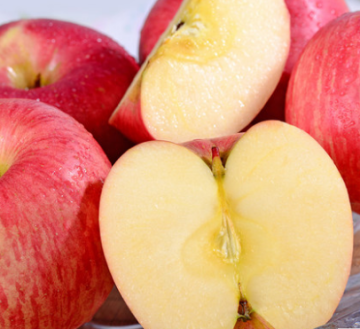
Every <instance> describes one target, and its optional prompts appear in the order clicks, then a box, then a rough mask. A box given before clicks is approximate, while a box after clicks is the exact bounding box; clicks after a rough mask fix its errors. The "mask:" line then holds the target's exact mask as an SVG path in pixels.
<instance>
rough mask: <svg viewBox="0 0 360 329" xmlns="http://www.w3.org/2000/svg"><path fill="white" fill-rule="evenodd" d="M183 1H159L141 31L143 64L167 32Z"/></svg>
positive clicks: (140, 45) (140, 55) (140, 49)
mask: <svg viewBox="0 0 360 329" xmlns="http://www.w3.org/2000/svg"><path fill="white" fill-rule="evenodd" d="M181 3H182V0H157V1H156V2H155V4H154V6H153V7H152V9H151V11H150V13H149V15H148V16H147V18H146V21H145V23H144V25H143V27H142V29H141V35H140V44H139V61H140V63H143V62H144V61H145V60H146V57H147V56H148V55H149V54H150V53H151V51H152V50H153V48H154V47H155V45H156V43H157V42H158V40H159V38H160V36H161V35H162V34H163V33H164V32H165V30H166V29H167V27H168V26H169V24H170V22H171V20H172V19H173V18H174V16H175V14H176V12H177V11H178V9H179V8H180V5H181Z"/></svg>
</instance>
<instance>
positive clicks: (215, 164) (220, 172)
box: [211, 146, 225, 179]
mask: <svg viewBox="0 0 360 329" xmlns="http://www.w3.org/2000/svg"><path fill="white" fill-rule="evenodd" d="M211 153H212V172H213V174H214V177H215V178H216V179H218V178H222V177H223V176H224V174H225V169H224V166H223V164H222V161H221V157H220V151H219V148H218V147H217V146H213V147H212V148H211Z"/></svg>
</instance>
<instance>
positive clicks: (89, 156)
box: [0, 99, 113, 329]
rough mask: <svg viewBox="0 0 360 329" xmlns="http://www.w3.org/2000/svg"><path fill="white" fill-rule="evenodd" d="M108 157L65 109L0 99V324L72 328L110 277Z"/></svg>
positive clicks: (96, 302) (100, 298)
mask: <svg viewBox="0 0 360 329" xmlns="http://www.w3.org/2000/svg"><path fill="white" fill-rule="evenodd" d="M110 167H111V165H110V162H109V160H108V159H107V157H106V155H105V153H104V152H103V150H102V149H101V147H100V146H99V144H98V143H97V142H96V141H95V140H94V138H93V137H92V136H91V134H90V133H89V132H88V131H86V130H85V128H84V127H83V126H82V125H81V124H80V123H78V122H77V121H76V120H75V119H73V118H72V117H70V116H69V115H67V114H65V113H63V112H61V111H60V110H58V109H57V108H54V107H52V106H49V105H47V104H44V103H41V102H36V101H33V100H20V99H1V100H0V327H1V328H14V329H15V328H16V329H22V328H26V329H39V328H41V329H50V328H51V329H54V328H61V329H75V328H78V327H79V326H80V325H82V324H83V323H84V322H86V321H89V320H90V319H91V318H92V316H93V315H94V313H95V312H96V311H97V309H98V308H99V307H100V305H101V304H102V303H103V302H104V301H105V299H106V297H107V296H108V294H109V293H110V291H111V289H112V287H113V281H112V278H111V275H110V273H109V270H108V268H107V265H106V261H105V258H104V254H103V249H102V246H101V241H100V234H99V222H98V214H99V201H100V194H101V190H102V186H103V182H104V180H105V178H106V176H107V174H108V172H109V170H110Z"/></svg>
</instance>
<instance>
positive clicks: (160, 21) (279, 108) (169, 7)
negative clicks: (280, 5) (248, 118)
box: [139, 0, 349, 130]
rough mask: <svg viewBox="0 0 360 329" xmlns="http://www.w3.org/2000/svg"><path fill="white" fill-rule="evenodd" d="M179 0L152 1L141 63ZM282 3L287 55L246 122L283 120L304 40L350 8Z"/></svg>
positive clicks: (335, 1) (340, 3)
mask: <svg viewBox="0 0 360 329" xmlns="http://www.w3.org/2000/svg"><path fill="white" fill-rule="evenodd" d="M181 3H182V0H158V1H157V2H156V3H155V5H154V7H153V8H152V10H151V11H150V13H149V15H148V17H147V19H146V21H145V23H144V25H143V28H142V31H141V39H140V46H139V58H140V63H142V62H144V61H145V59H146V57H147V56H148V55H149V54H150V52H151V50H152V49H153V47H154V46H155V44H156V42H157V41H158V39H159V37H160V36H161V34H162V33H163V32H164V31H165V30H166V28H167V27H168V25H169V23H170V22H171V20H172V18H173V17H174V16H175V14H176V12H177V10H178V9H179V7H180V5H181ZM285 3H286V6H287V8H288V10H289V13H290V17H291V20H290V21H291V30H290V32H291V44H290V51H289V57H288V59H287V62H286V65H285V68H284V71H283V74H282V77H281V79H280V81H279V83H278V86H277V88H276V89H275V91H274V93H273V95H272V96H271V97H270V99H269V100H268V102H267V103H266V105H265V107H264V108H263V109H262V110H261V112H260V113H259V114H258V115H257V116H256V117H255V119H254V120H253V121H252V122H251V123H250V125H249V126H251V125H254V124H256V123H257V122H260V121H264V120H270V119H274V120H281V121H285V98H286V89H287V86H288V82H289V79H290V74H291V71H292V69H293V67H294V65H295V63H296V61H297V59H298V58H299V56H300V54H301V52H302V50H303V49H304V47H305V45H306V43H307V42H308V41H309V40H310V39H311V38H312V36H313V35H314V34H315V33H316V32H317V31H318V30H319V29H320V28H321V27H322V26H324V25H326V24H327V23H328V22H329V21H331V20H333V19H335V18H336V17H338V16H340V15H342V14H343V13H346V12H348V11H349V8H348V6H347V4H346V1H345V0H285ZM249 126H248V127H249ZM244 130H247V128H245V129H244Z"/></svg>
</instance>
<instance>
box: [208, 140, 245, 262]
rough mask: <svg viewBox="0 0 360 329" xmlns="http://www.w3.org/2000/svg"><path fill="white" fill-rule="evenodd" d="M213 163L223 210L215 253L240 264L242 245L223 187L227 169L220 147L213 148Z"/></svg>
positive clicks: (228, 260)
mask: <svg viewBox="0 0 360 329" xmlns="http://www.w3.org/2000/svg"><path fill="white" fill-rule="evenodd" d="M212 155H213V162H212V172H213V174H214V177H215V180H216V183H217V185H218V194H219V200H220V208H221V223H222V224H221V229H220V232H219V234H218V235H217V237H216V241H215V248H214V251H215V252H216V253H217V254H218V255H219V256H220V257H221V258H222V259H223V260H224V261H225V262H229V263H232V264H237V263H239V258H240V253H241V245H240V240H239V237H238V236H237V234H236V232H235V228H234V225H233V223H232V220H231V215H230V211H229V206H228V203H227V200H226V194H225V191H224V186H223V176H224V174H225V169H224V167H223V164H222V161H221V158H220V152H219V148H218V147H216V146H215V147H213V148H212Z"/></svg>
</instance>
